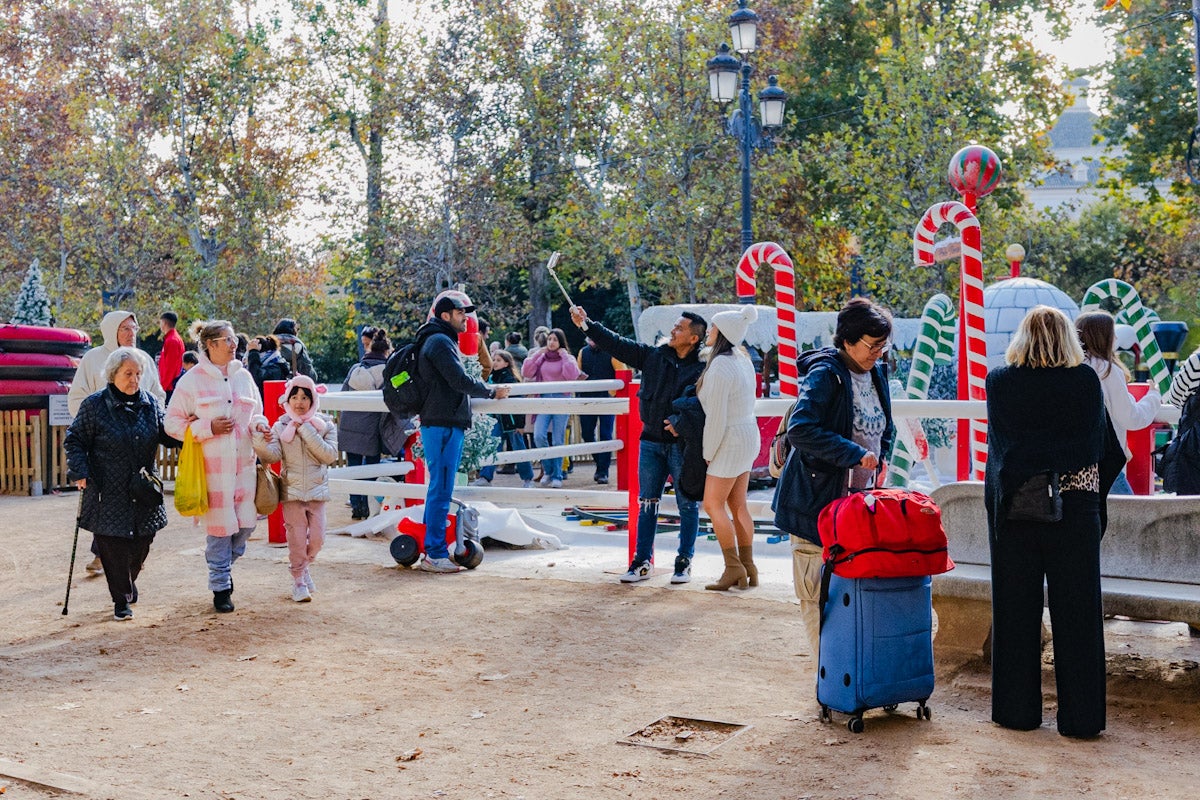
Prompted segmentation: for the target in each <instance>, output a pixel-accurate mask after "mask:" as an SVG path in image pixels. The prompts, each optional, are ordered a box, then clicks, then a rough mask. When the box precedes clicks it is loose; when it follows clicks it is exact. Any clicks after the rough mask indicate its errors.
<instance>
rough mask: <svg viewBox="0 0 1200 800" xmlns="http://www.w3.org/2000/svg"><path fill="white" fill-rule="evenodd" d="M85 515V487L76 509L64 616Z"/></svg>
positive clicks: (80, 492)
mask: <svg viewBox="0 0 1200 800" xmlns="http://www.w3.org/2000/svg"><path fill="white" fill-rule="evenodd" d="M82 517H83V489H80V490H79V507H78V508H77V509H76V510H75V538H74V539H73V540H72V541H71V568H70V569H69V570H67V596H66V597H64V598H63V616H64V617H65V616H66V615H67V604H69V603H70V602H71V576H72V575H74V574H75V549H76V548H78V547H79V520H80V518H82Z"/></svg>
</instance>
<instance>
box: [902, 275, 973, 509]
mask: <svg viewBox="0 0 1200 800" xmlns="http://www.w3.org/2000/svg"><path fill="white" fill-rule="evenodd" d="M955 317H956V314H955V310H954V301H953V300H951V299H950V298H949V297H947V296H946V295H944V294H935V295H934V296H933V297H931V298H929V301H928V302H927V303H925V308H924V310H922V311H921V327H920V331H919V332H918V334H917V343H916V345H915V346H914V347H913V355H912V366H911V367H910V368H909V372H908V386H907V388H906V389H905V396H906V397H908V399H910V400H925V399H928V397H929V382H930V380H931V379H932V378H933V367H934V365H935V364H949V363H952V362H953V361H954V321H955ZM917 448H918V450H919V449H920V443H919V441H918V443H917ZM921 457H922V456H921V454H920V452H913V451H911V450H910V449H909V447H908V445H907V444H906V443H905V440H904V439H903V438H897V439H896V446H895V448H894V449H893V451H892V460H891V464H890V466H889V468H888V481H889V485H891V486H907V485H908V472H909V470H910V469H911V468H912V465H913V464H914V463H916V461H917V460H918V459H919V458H921Z"/></svg>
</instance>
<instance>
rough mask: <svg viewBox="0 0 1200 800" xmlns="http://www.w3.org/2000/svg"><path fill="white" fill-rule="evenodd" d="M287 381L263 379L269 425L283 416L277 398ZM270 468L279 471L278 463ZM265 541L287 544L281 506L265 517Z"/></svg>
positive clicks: (264, 409)
mask: <svg viewBox="0 0 1200 800" xmlns="http://www.w3.org/2000/svg"><path fill="white" fill-rule="evenodd" d="M285 386H287V381H263V416H265V417H266V418H267V422H268V423H269V424H271V425H274V424H275V421H276V420H278V419H279V418H280V417H281V416H283V406H281V405H279V398H281V397H283V387H285ZM271 469H273V470H275V473H276V474H278V473H279V469H280V465H279V464H272V465H271ZM267 542H268V543H269V544H287V532H286V531H285V530H284V529H283V507H282V506H280V507H279V508H276V509H275V510H274V511H273V512H271V514H270V516H268V517H267Z"/></svg>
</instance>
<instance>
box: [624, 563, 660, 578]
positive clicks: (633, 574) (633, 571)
mask: <svg viewBox="0 0 1200 800" xmlns="http://www.w3.org/2000/svg"><path fill="white" fill-rule="evenodd" d="M652 577H654V568H653V567H652V566H651V565H650V562H649V561H635V562H633V563H632V564H630V565H629V571H628V572H626V573H625V574H624V575H622V576H621V583H637V582H638V581H644V580H646V579H647V578H652Z"/></svg>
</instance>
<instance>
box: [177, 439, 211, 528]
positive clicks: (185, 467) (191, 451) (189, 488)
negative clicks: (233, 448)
mask: <svg viewBox="0 0 1200 800" xmlns="http://www.w3.org/2000/svg"><path fill="white" fill-rule="evenodd" d="M175 510H176V511H178V512H179V513H180V514H181V515H183V516H185V517H200V516H203V515H204V514H207V513H208V482H207V481H206V480H205V479H204V451H203V450H201V449H200V445H199V444H197V443H196V439H195V437H193V436H192V429H191V427H190V426H189V427H188V429H187V432H186V433H185V434H184V437H183V448H182V449H181V450H180V451H179V468H178V470H177V471H176V473H175Z"/></svg>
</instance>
